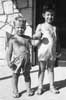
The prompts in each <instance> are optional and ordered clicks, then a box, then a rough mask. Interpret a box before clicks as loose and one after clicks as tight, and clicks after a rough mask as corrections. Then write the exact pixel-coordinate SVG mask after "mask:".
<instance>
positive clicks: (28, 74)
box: [24, 72, 34, 96]
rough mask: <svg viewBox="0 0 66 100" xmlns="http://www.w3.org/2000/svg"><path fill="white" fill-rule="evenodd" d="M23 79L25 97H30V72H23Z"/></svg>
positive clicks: (31, 93)
mask: <svg viewBox="0 0 66 100" xmlns="http://www.w3.org/2000/svg"><path fill="white" fill-rule="evenodd" d="M24 77H25V84H26V90H27V95H28V96H32V95H33V94H34V93H33V91H32V90H31V78H30V72H29V73H28V72H25V73H24Z"/></svg>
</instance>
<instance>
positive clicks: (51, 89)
mask: <svg viewBox="0 0 66 100" xmlns="http://www.w3.org/2000/svg"><path fill="white" fill-rule="evenodd" d="M50 91H51V92H53V93H54V94H59V93H60V91H59V90H57V89H56V88H55V87H50Z"/></svg>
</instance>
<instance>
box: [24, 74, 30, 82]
mask: <svg viewBox="0 0 66 100" xmlns="http://www.w3.org/2000/svg"><path fill="white" fill-rule="evenodd" d="M24 78H25V82H29V81H30V73H28V72H25V73H24Z"/></svg>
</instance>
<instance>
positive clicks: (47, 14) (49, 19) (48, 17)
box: [43, 11, 54, 24]
mask: <svg viewBox="0 0 66 100" xmlns="http://www.w3.org/2000/svg"><path fill="white" fill-rule="evenodd" d="M43 18H44V19H45V22H47V23H49V24H51V23H52V22H53V21H54V13H53V12H50V11H46V12H45V13H43Z"/></svg>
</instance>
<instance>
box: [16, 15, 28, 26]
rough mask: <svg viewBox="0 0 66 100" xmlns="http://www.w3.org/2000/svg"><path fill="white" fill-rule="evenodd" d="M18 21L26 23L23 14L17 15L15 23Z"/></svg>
mask: <svg viewBox="0 0 66 100" xmlns="http://www.w3.org/2000/svg"><path fill="white" fill-rule="evenodd" d="M17 21H19V22H22V25H25V24H26V19H25V18H24V17H23V16H21V15H18V16H17V17H15V20H14V25H15V23H16V22H17Z"/></svg>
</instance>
